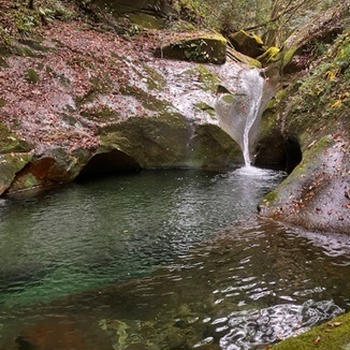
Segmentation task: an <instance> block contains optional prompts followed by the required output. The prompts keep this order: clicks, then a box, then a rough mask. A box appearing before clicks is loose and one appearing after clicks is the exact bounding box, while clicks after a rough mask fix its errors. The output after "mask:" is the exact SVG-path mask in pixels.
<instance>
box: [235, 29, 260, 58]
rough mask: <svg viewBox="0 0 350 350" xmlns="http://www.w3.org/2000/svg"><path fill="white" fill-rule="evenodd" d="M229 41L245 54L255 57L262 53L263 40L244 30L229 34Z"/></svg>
mask: <svg viewBox="0 0 350 350" xmlns="http://www.w3.org/2000/svg"><path fill="white" fill-rule="evenodd" d="M228 38H229V41H230V43H231V44H232V45H233V46H234V48H235V49H236V50H237V51H239V52H241V53H242V54H244V55H246V56H250V57H253V58H256V57H258V56H260V55H262V54H263V53H264V51H265V50H264V48H263V45H264V43H263V41H262V40H261V38H260V37H259V36H258V35H256V34H253V33H248V32H246V31H244V30H240V31H239V32H236V33H233V34H230V35H229V37H228Z"/></svg>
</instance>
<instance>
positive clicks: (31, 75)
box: [25, 68, 40, 84]
mask: <svg viewBox="0 0 350 350" xmlns="http://www.w3.org/2000/svg"><path fill="white" fill-rule="evenodd" d="M25 79H26V80H27V81H28V82H29V83H31V84H36V83H37V82H38V81H39V80H40V77H39V74H38V73H37V72H36V71H35V70H34V69H33V68H29V69H28V70H27V72H26V74H25Z"/></svg>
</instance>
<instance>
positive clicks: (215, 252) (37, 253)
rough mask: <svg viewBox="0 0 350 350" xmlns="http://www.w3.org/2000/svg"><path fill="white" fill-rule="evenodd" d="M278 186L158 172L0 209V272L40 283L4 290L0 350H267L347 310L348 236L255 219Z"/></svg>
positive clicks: (76, 188)
mask: <svg viewBox="0 0 350 350" xmlns="http://www.w3.org/2000/svg"><path fill="white" fill-rule="evenodd" d="M270 175H271V176H267V177H266V178H265V180H264V179H263V178H262V177H261V176H260V177H258V176H250V177H249V176H242V174H240V173H239V172H238V173H237V172H233V173H228V174H212V173H203V172H184V171H178V172H167V171H165V172H161V173H160V174H159V173H153V172H150V173H145V174H140V175H139V176H135V177H124V178H123V177H121V178H118V180H117V181H116V179H113V180H111V181H110V182H109V180H104V181H103V182H100V183H91V184H89V185H87V186H80V185H73V186H72V187H70V188H67V189H66V190H65V191H66V193H64V194H63V193H61V192H57V193H53V194H50V195H48V197H45V198H42V199H41V200H40V201H35V200H34V199H32V200H31V202H30V204H23V206H22V207H20V208H18V203H16V205H14V207H11V205H12V204H11V203H7V204H6V205H3V207H2V208H1V209H0V211H1V216H0V217H1V221H0V232H1V234H0V235H1V236H2V237H1V242H2V243H1V246H0V248H1V254H2V256H3V257H4V258H3V261H4V264H3V265H2V267H1V268H0V272H1V273H5V272H6V271H7V272H8V271H9V269H10V268H20V267H22V268H23V269H24V266H25V265H26V264H27V266H30V263H32V264H34V265H33V266H35V263H36V264H38V266H41V269H42V270H43V271H46V275H45V276H44V277H42V276H41V275H31V276H29V277H28V279H27V280H26V281H24V282H22V283H21V281H20V279H19V280H18V281H17V282H16V283H12V284H11V283H8V284H7V287H6V288H3V290H2V292H1V294H0V295H1V301H2V306H1V307H0V348H6V349H102V348H103V349H120V350H123V349H128V350H131V349H135V350H136V349H138V350H139V349H149V350H151V349H152V350H153V349H189V348H197V349H219V348H222V349H229V350H236V349H237V350H238V349H240V350H241V349H243V350H244V349H247V350H248V349H263V348H264V346H265V345H266V344H270V343H273V342H275V341H277V340H279V339H281V338H284V337H286V336H289V335H291V334H294V333H295V332H300V331H302V330H305V329H306V328H307V327H309V326H311V325H313V324H316V323H318V322H320V321H322V320H325V319H327V318H330V317H332V316H334V315H336V314H338V313H340V312H342V311H343V310H345V309H349V306H350V300H349V293H348V290H349V287H350V281H348V279H347V278H346V276H348V274H349V272H350V271H349V270H350V268H349V263H350V258H349V256H350V255H349V252H350V247H349V242H348V237H347V236H343V235H336V234H332V235H327V234H324V233H322V234H321V233H314V232H304V231H301V230H296V229H294V228H288V227H285V226H282V225H280V224H277V223H274V222H270V221H262V220H260V219H256V218H254V214H253V213H254V212H255V207H256V203H257V201H258V199H259V198H260V197H261V195H262V194H263V193H265V192H266V191H267V190H268V189H269V188H270V187H271V186H273V185H274V184H275V183H276V181H277V182H278V181H279V180H278V179H276V178H275V179H273V180H272V178H273V173H271V174H270ZM130 187H131V188H130ZM122 188H124V189H127V191H124V190H122ZM107 194H108V195H107ZM13 204H15V203H13ZM130 210H131V212H130ZM19 213H20V214H19ZM13 215H16V219H15V217H14V216H13ZM77 217H78V218H80V223H77V220H76V218H77ZM130 217H131V218H132V219H130ZM246 217H249V218H250V219H249V221H242V220H243V218H246ZM128 218H129V219H128ZM69 219H70V220H69ZM21 220H22V221H23V222H22V224H20V223H19V222H20V221H21ZM9 221H10V222H9ZM232 222H234V224H232ZM7 225H12V227H13V231H12V232H10V231H9V230H8V231H6V230H5V229H6V228H8V227H10V226H7ZM16 225H17V226H16ZM10 235H12V237H16V239H14V240H12V243H10V242H8V238H9V236H10ZM162 266H163V267H162ZM38 269H39V270H40V268H38ZM140 271H141V272H140ZM127 273H129V275H127ZM0 276H4V275H0ZM1 278H3V279H6V278H5V277H1ZM123 280H124V281H123ZM10 282H11V281H10Z"/></svg>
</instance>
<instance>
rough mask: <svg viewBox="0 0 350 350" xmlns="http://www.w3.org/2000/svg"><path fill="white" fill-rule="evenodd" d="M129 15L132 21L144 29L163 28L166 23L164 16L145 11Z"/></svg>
mask: <svg viewBox="0 0 350 350" xmlns="http://www.w3.org/2000/svg"><path fill="white" fill-rule="evenodd" d="M127 17H128V19H129V20H130V22H131V23H133V24H134V25H136V26H138V27H141V28H144V29H162V28H163V27H164V23H165V21H164V19H163V18H160V17H156V16H153V15H151V14H148V13H144V12H131V13H129V14H128V15H127Z"/></svg>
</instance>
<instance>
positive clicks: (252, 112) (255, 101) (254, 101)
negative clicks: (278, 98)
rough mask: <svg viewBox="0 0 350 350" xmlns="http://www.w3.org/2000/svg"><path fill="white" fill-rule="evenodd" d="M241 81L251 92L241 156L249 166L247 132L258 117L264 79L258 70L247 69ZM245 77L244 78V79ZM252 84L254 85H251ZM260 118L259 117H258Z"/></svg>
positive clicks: (250, 162)
mask: <svg viewBox="0 0 350 350" xmlns="http://www.w3.org/2000/svg"><path fill="white" fill-rule="evenodd" d="M242 78H243V81H244V82H245V83H246V85H247V88H248V89H249V91H250V93H251V99H250V104H251V107H250V109H249V112H248V115H247V119H246V122H245V127H244V131H243V157H244V164H245V166H246V167H250V166H251V164H252V161H251V157H250V142H249V133H250V131H251V130H252V128H253V126H254V123H255V122H256V121H257V123H256V125H255V127H257V126H258V125H257V124H258V122H259V121H258V117H260V115H259V114H260V109H261V108H260V107H261V100H262V96H263V88H264V79H263V78H262V77H261V75H260V73H259V71H258V70H255V69H254V70H253V69H251V70H249V71H245V72H244V74H243V77H242ZM244 78H245V79H244ZM253 84H254V85H253ZM259 119H260V118H259Z"/></svg>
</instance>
